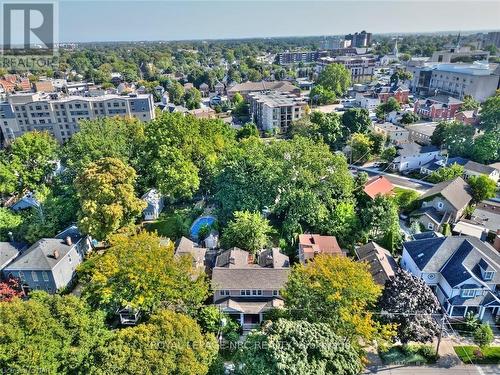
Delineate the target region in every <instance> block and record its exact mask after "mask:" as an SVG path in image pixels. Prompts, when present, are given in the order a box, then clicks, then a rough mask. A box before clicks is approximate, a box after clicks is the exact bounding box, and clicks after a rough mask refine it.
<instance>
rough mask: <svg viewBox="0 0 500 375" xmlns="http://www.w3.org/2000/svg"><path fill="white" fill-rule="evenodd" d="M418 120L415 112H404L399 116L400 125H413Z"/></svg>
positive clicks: (418, 117)
mask: <svg viewBox="0 0 500 375" xmlns="http://www.w3.org/2000/svg"><path fill="white" fill-rule="evenodd" d="M418 120H420V116H419V115H417V114H416V113H415V112H405V113H403V115H402V116H401V123H402V124H413V123H415V122H417V121H418Z"/></svg>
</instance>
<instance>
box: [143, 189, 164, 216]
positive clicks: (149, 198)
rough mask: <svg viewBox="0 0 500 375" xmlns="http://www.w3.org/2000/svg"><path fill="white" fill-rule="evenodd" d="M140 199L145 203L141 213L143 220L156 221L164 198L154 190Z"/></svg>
mask: <svg viewBox="0 0 500 375" xmlns="http://www.w3.org/2000/svg"><path fill="white" fill-rule="evenodd" d="M141 199H142V200H143V201H145V202H146V203H147V206H146V208H145V209H144V210H143V211H142V215H143V216H144V220H156V219H158V217H159V216H160V213H161V211H162V210H163V206H164V198H163V196H162V195H161V194H160V192H159V191H158V190H156V189H151V190H149V191H148V192H147V193H146V194H144V195H143V196H142V198H141Z"/></svg>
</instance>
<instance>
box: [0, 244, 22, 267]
mask: <svg viewBox="0 0 500 375" xmlns="http://www.w3.org/2000/svg"><path fill="white" fill-rule="evenodd" d="M24 249H26V245H25V244H22V243H19V242H0V270H1V269H2V268H4V267H5V266H7V265H8V264H9V263H10V262H12V261H13V260H14V259H15V258H16V257H17V256H18V255H19V253H20V252H21V251H23V250H24Z"/></svg>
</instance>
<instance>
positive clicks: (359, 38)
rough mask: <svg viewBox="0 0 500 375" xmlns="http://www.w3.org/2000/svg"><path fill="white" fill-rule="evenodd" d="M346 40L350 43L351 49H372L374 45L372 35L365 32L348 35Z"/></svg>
mask: <svg viewBox="0 0 500 375" xmlns="http://www.w3.org/2000/svg"><path fill="white" fill-rule="evenodd" d="M344 39H345V40H346V41H350V42H351V43H350V44H349V45H350V46H351V47H370V46H371V44H372V33H367V32H366V31H365V30H363V31H361V32H360V33H354V34H347V35H346V36H345V37H344Z"/></svg>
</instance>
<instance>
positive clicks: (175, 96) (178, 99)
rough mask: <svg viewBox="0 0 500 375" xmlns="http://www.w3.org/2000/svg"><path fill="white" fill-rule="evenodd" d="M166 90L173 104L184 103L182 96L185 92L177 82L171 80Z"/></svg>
mask: <svg viewBox="0 0 500 375" xmlns="http://www.w3.org/2000/svg"><path fill="white" fill-rule="evenodd" d="M167 91H168V95H169V97H170V101H171V102H172V103H174V104H175V105H183V104H184V96H185V94H186V92H185V90H184V87H183V86H182V85H181V84H180V83H179V82H177V81H174V82H172V83H171V84H170V86H169V87H168V89H167Z"/></svg>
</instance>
